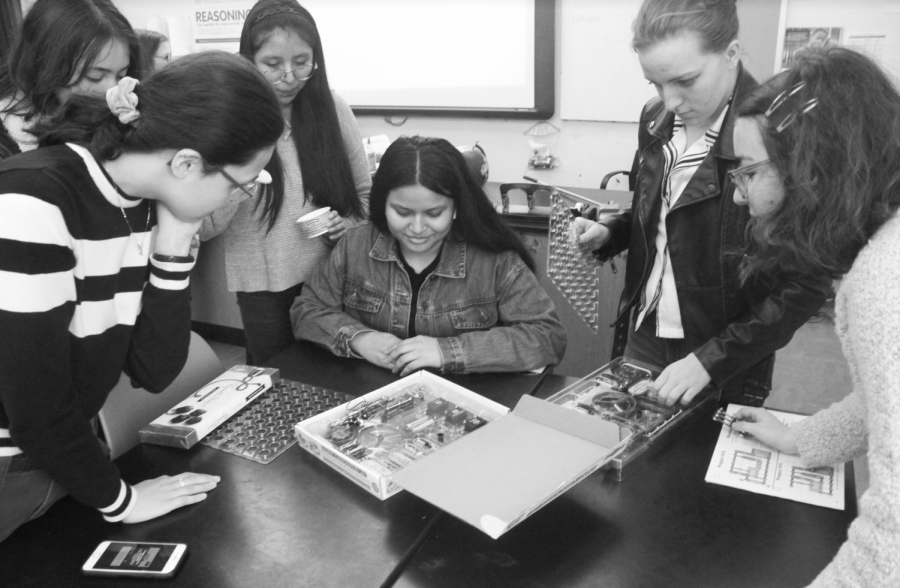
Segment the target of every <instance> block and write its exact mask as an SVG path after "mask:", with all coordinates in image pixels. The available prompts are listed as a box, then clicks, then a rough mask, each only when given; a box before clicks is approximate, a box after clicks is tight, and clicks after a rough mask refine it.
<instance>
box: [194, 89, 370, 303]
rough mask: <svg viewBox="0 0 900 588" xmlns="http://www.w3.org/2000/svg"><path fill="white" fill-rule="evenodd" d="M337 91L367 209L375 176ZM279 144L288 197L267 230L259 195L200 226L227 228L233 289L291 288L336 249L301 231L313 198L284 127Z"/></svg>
mask: <svg viewBox="0 0 900 588" xmlns="http://www.w3.org/2000/svg"><path fill="white" fill-rule="evenodd" d="M332 95H333V96H334V106H335V109H336V110H337V115H338V121H339V123H340V127H341V135H342V137H343V140H344V148H345V149H346V150H347V157H348V159H349V160H350V168H351V170H352V173H353V183H354V185H355V186H356V192H357V193H358V194H359V197H360V200H362V203H363V209H364V210H366V211H368V209H369V189H370V188H371V187H372V180H371V178H370V176H369V167H368V163H367V162H366V153H365V150H364V148H363V144H362V136H361V135H360V133H359V126H358V125H357V124H356V119H355V118H354V116H353V111H352V110H350V107H349V106H348V105H347V103H346V102H345V101H344V100H343V99H342V98H341V97H340V96H338V95H337V94H334V93H332ZM276 149H277V150H278V155H279V156H280V157H281V163H282V165H283V169H284V203H283V204H282V207H281V211H280V212H279V213H278V219H277V220H276V221H275V226H274V227H272V230H271V231H269V232H268V233H267V232H266V228H267V227H268V225H267V224H266V222H265V221H262V216H263V207H262V206H259V207H258V208H257V207H256V206H255V204H256V201H255V200H245V201H244V202H241V203H240V204H238V205H236V206H226V207H225V208H221V209H219V210H218V211H216V212H215V213H213V214H212V215H210V216H208V217H207V218H206V219H204V221H203V226H202V227H201V229H200V238H201V239H203V240H207V239H211V238H212V237H214V236H216V235H218V234H220V233H222V232H224V233H225V236H224V239H225V274H226V277H227V281H228V289H229V290H230V291H232V292H259V291H269V292H279V291H281V290H286V289H288V288H290V287H292V286H296V285H297V284H299V283H301V282H305V281H306V278H307V277H308V276H309V275H310V274H311V273H312V272H313V270H315V269H316V268H317V267H318V266H319V264H320V263H321V262H322V261H323V260H324V259H325V258H327V257H328V255H329V254H330V253H331V247H330V246H329V245H328V244H327V243H326V242H325V240H324V239H318V238H316V239H307V238H305V237H303V236H301V235H300V229H299V228H298V227H297V224H296V220H297V219H298V218H300V217H301V216H303V215H304V214H306V213H308V212H312V211H313V210H315V209H316V206H315V205H313V203H312V200H308V199H305V198H304V194H303V177H302V176H301V174H300V163H299V162H298V161H297V148H296V146H295V145H294V139H293V137H292V136H291V135H290V134H289V133H285V134H284V135H283V136H282V137H281V139H279V141H278V146H277V147H276ZM363 220H364V219H348V223H349V224H350V226H355V225H356V224H359V223H360V222H362V221H363ZM201 255H202V253H201Z"/></svg>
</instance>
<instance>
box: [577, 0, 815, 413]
mask: <svg viewBox="0 0 900 588" xmlns="http://www.w3.org/2000/svg"><path fill="white" fill-rule="evenodd" d="M633 31H634V38H633V41H632V46H633V47H634V49H635V51H636V52H637V55H638V60H639V61H640V63H641V68H642V69H643V72H644V77H645V78H646V79H647V81H648V82H649V83H650V84H652V85H653V86H654V87H655V88H656V91H657V93H658V94H659V97H658V98H654V99H653V100H651V101H650V102H648V103H647V104H646V105H645V106H644V109H643V111H642V112H641V117H640V127H639V129H638V152H637V154H636V157H635V166H634V170H633V174H634V175H636V178H635V179H636V181H635V185H634V200H633V202H632V207H631V210H629V211H627V212H625V213H623V214H620V215H616V216H613V217H610V218H608V219H604V220H601V221H600V222H599V223H595V222H591V221H589V220H587V219H583V218H582V219H576V229H577V230H578V231H579V236H578V240H579V241H580V242H581V243H589V244H590V246H591V247H592V248H593V249H595V250H596V252H597V255H598V257H599V258H600V259H601V260H606V259H609V258H611V257H613V256H614V255H616V254H618V253H621V252H623V251H626V250H627V251H628V261H627V266H626V273H625V288H624V290H623V292H622V296H621V299H620V302H619V316H618V319H617V321H616V335H615V337H616V338H615V344H614V351H613V355H614V356H616V355H622V354H624V355H626V356H628V357H631V358H634V359H638V360H643V361H646V362H648V363H651V364H655V365H659V366H661V367H664V368H665V369H664V370H663V371H662V373H661V375H660V376H659V378H657V380H656V382H655V383H654V387H655V389H656V390H657V391H658V392H659V395H660V397H661V398H663V399H665V400H666V401H667V402H669V403H670V404H674V403H675V402H676V401H678V400H679V399H680V400H681V401H682V402H685V403H686V402H689V401H690V400H691V399H693V398H694V396H695V395H696V394H697V393H699V392H700V391H701V390H702V389H704V388H705V387H706V386H707V385H709V384H712V385H714V386H716V387H717V388H719V389H720V390H721V396H720V400H721V401H722V402H736V403H740V404H747V405H751V406H761V405H762V403H763V401H764V400H765V398H766V397H767V395H768V393H769V390H770V388H771V382H772V370H773V366H774V361H775V355H774V353H775V350H776V349H779V348H781V347H783V346H784V345H786V344H787V343H788V342H789V341H790V339H791V337H792V336H793V334H794V331H795V330H796V329H797V328H799V327H800V326H801V325H802V324H803V323H804V322H805V321H806V320H808V319H809V318H810V317H811V316H812V315H813V314H815V313H816V312H817V311H818V310H819V308H820V307H821V306H822V304H823V302H824V301H825V299H826V297H827V292H828V290H829V287H830V280H828V279H827V278H826V277H824V276H822V277H815V276H812V277H810V276H807V277H804V278H803V279H802V280H800V279H794V278H792V277H789V276H777V277H776V278H772V279H766V280H763V279H760V280H752V281H750V282H747V283H744V284H741V283H740V282H739V279H738V266H739V264H740V260H741V253H742V249H743V245H744V239H743V237H744V228H745V226H746V224H747V219H748V215H747V211H746V209H742V208H740V207H738V206H737V205H735V203H734V202H733V199H732V194H733V193H734V182H732V181H730V179H729V178H728V176H727V171H728V170H729V169H731V168H734V167H736V160H735V156H734V149H733V146H732V142H731V132H732V128H733V126H734V106H735V105H736V104H739V103H740V102H741V101H742V100H743V99H744V98H745V97H746V96H747V95H748V94H749V93H750V92H752V91H753V89H754V88H755V87H756V86H757V83H756V81H755V80H754V79H753V77H752V76H751V75H750V74H749V73H748V72H747V71H746V70H745V69H744V68H743V66H742V65H741V61H740V54H741V44H740V41H738V18H737V11H736V7H735V2H734V0H644V2H643V4H642V5H641V8H640V10H639V12H638V15H637V18H636V19H635V21H634V25H633Z"/></svg>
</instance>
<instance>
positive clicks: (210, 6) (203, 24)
mask: <svg viewBox="0 0 900 588" xmlns="http://www.w3.org/2000/svg"><path fill="white" fill-rule="evenodd" d="M254 3H255V2H254V0H244V1H243V2H235V1H234V0H229V1H224V0H193V6H192V10H191V33H192V34H193V38H194V51H205V50H207V49H221V50H222V51H228V52H229V53H237V52H238V46H239V45H240V40H241V29H242V28H243V27H244V20H245V19H246V18H247V13H248V12H250V9H251V8H252V7H253V4H254Z"/></svg>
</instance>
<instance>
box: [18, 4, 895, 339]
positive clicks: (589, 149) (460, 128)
mask: <svg viewBox="0 0 900 588" xmlns="http://www.w3.org/2000/svg"><path fill="white" fill-rule="evenodd" d="M114 1H115V3H116V5H117V6H119V8H120V9H121V10H122V12H123V13H124V14H125V16H126V17H128V19H129V20H130V21H131V22H132V24H133V25H134V26H135V27H147V26H148V22H149V21H150V20H151V19H152V18H154V17H156V16H164V15H175V16H185V17H186V15H187V14H188V12H189V10H190V9H191V7H192V6H193V3H192V2H190V1H189V0H114ZM334 1H347V0H334ZM367 1H376V0H367ZM448 1H450V0H448ZM592 1H593V0H592ZM596 1H598V2H600V1H613V0H596ZM29 3H30V0H24V4H26V5H27V4H29ZM774 3H777V4H778V6H779V7H781V11H782V15H783V20H784V22H783V25H782V27H809V26H829V27H831V26H843V27H845V30H844V34H845V38H846V37H847V36H848V35H849V34H854V33H856V34H878V33H883V34H885V35H886V36H887V38H886V41H887V45H886V47H885V56H886V60H885V61H886V63H885V66H886V67H887V68H888V69H889V70H890V71H893V72H895V73H896V72H900V46H898V42H900V41H898V40H900V0H854V2H852V3H851V2H846V0H740V1H739V2H738V7H739V10H740V11H741V12H740V14H741V17H742V35H741V36H742V41H743V42H744V47H745V52H746V53H747V55H746V57H745V63H746V64H747V65H748V67H749V68H750V70H751V72H753V73H754V75H756V76H757V77H758V78H759V79H763V78H765V77H766V76H767V74H768V73H771V72H774V71H775V62H776V47H777V46H778V42H779V39H780V38H783V31H779V30H777V29H778V28H780V27H777V26H776V27H769V28H768V29H767V28H766V27H763V26H762V24H761V23H762V22H763V21H762V20H761V19H760V18H757V17H756V16H755V15H756V14H757V11H765V12H771V8H772V4H774ZM561 5H562V2H561V0H557V1H556V56H555V60H556V63H555V67H556V93H557V98H556V101H557V114H556V115H555V116H554V117H552V118H551V119H550V122H551V123H552V124H554V125H555V126H557V127H559V128H560V129H561V130H562V132H561V134H560V135H559V140H558V143H557V146H556V154H557V155H558V157H559V161H560V165H559V167H558V168H556V169H554V170H549V171H539V170H529V169H528V167H527V160H528V157H529V155H530V152H529V148H528V145H527V143H526V141H525V137H524V136H523V133H524V132H525V131H526V130H528V128H529V127H531V125H532V124H534V121H514V120H503V119H482V118H467V117H459V118H429V117H421V116H418V117H409V118H408V119H407V120H406V121H405V123H404V124H403V125H402V126H392V125H391V124H389V123H388V122H386V121H385V120H384V119H382V118H381V117H374V116H365V117H359V125H360V129H361V131H362V134H363V136H371V135H380V134H386V135H388V136H389V137H390V138H391V139H394V138H396V137H398V136H400V135H412V134H422V135H436V136H442V137H445V138H447V139H448V140H450V141H451V142H453V143H455V144H472V143H474V142H475V141H476V140H477V141H479V143H480V144H481V145H482V146H483V147H484V148H485V150H486V152H487V154H488V159H489V162H490V166H491V180H493V181H497V182H506V181H518V180H520V179H521V177H522V175H524V174H529V175H531V176H534V177H536V178H538V179H540V180H541V181H544V182H547V183H552V184H556V185H561V186H567V187H574V188H596V187H598V186H599V184H600V180H601V178H602V177H603V175H604V174H606V173H607V172H609V171H612V170H617V169H628V168H629V167H630V165H631V160H632V156H633V154H634V149H635V147H636V142H637V137H636V135H637V128H636V127H637V125H635V124H634V123H609V122H585V121H570V120H562V119H561V118H560V116H559V114H558V110H559V101H560V95H561V91H562V89H561V87H560V72H561V68H562V67H563V65H564V64H563V63H562V62H561V60H562V51H561V37H562V35H561V27H562V14H561ZM499 28H500V27H498V29H499ZM772 28H774V29H776V30H771V29H772ZM499 34H502V33H500V32H498V35H499ZM750 39H752V40H753V42H751V41H750ZM485 42H487V40H485ZM367 44H368V46H372V43H371V40H369V41H367ZM766 64H771V66H767V65H766ZM615 91H616V89H615V83H614V81H611V82H610V92H615ZM640 106H641V105H639V104H636V105H635V109H640ZM400 120H403V119H402V118H397V119H396V121H400ZM221 245H222V244H219V243H217V242H216V240H213V241H212V242H210V243H208V244H206V245H205V253H204V256H205V259H204V260H203V261H204V262H205V263H203V264H202V265H203V268H200V270H199V271H198V275H196V276H195V279H194V280H193V281H194V287H193V289H194V315H195V316H194V319H195V320H200V321H203V322H209V323H212V324H216V325H223V326H229V327H236V328H240V327H241V322H240V316H239V314H238V312H237V306H236V304H235V301H234V296H233V294H230V293H228V292H227V291H226V290H227V289H226V286H225V280H224V271H223V269H222V266H223V262H224V251H223V249H224V248H223V247H222V246H221Z"/></svg>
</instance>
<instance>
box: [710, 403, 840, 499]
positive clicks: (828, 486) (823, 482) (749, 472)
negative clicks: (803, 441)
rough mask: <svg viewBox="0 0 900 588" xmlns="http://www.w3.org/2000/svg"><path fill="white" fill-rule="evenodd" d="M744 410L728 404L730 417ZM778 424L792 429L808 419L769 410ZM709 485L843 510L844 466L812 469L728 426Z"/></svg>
mask: <svg viewBox="0 0 900 588" xmlns="http://www.w3.org/2000/svg"><path fill="white" fill-rule="evenodd" d="M741 408H742V407H741V406H740V405H739V404H729V405H728V409H727V412H728V414H734V413H736V412H737V411H738V410H740V409H741ZM769 412H771V413H772V414H773V415H774V416H775V417H776V418H777V419H778V420H780V421H781V422H783V423H785V424H787V425H790V424H793V423H796V422H798V421H800V420H803V419H805V418H806V417H805V416H803V415H798V414H791V413H786V412H780V411H775V410H770V411H769ZM706 481H707V482H710V483H712V484H721V485H723V486H731V487H733V488H739V489H741V490H747V491H749V492H756V493H757V494H767V495H769V496H776V497H778V498H785V499H787V500H795V501H798V502H805V503H808V504H814V505H817V506H824V507H826V508H833V509H836V510H844V464H836V465H831V466H825V467H817V468H811V467H807V466H805V465H804V464H803V462H802V461H801V460H800V458H799V457H798V456H796V455H786V454H783V453H781V452H780V451H777V450H775V449H772V448H771V447H769V446H768V445H766V444H764V443H762V442H761V441H759V440H758V439H756V438H754V437H752V436H749V435H748V436H746V437H742V436H741V435H739V434H738V432H737V431H735V430H733V429H732V428H731V427H729V426H727V425H723V426H722V431H721V432H720V433H719V440H718V442H717V443H716V449H715V452H714V453H713V457H712V460H711V461H710V464H709V470H707V472H706Z"/></svg>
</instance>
